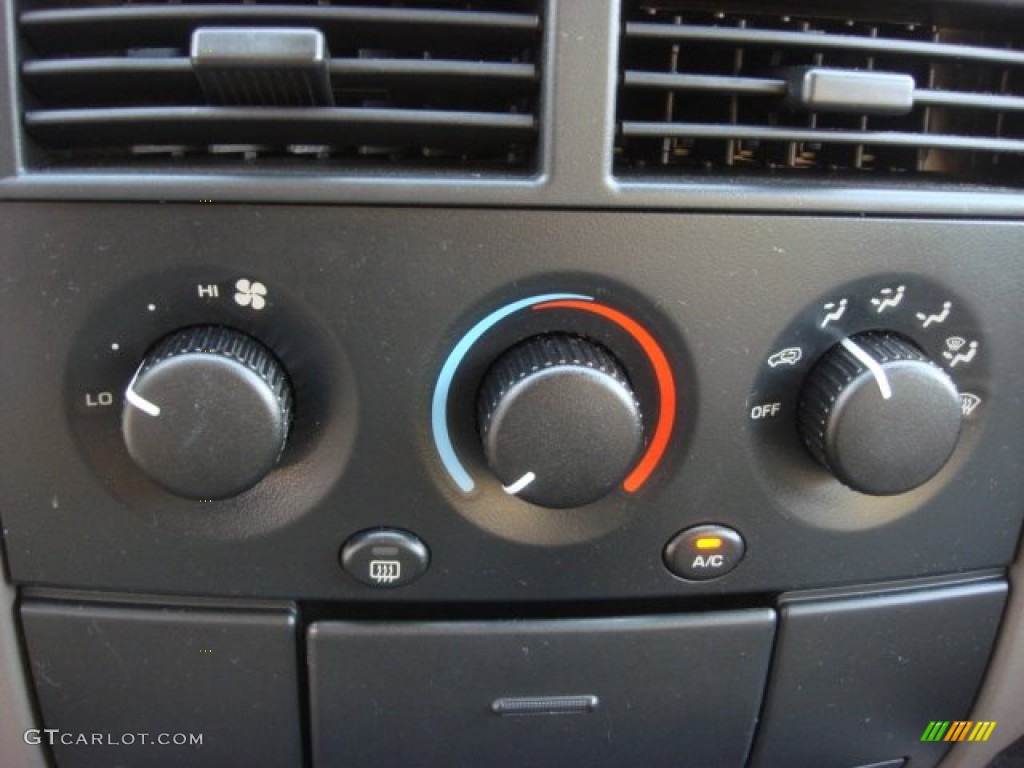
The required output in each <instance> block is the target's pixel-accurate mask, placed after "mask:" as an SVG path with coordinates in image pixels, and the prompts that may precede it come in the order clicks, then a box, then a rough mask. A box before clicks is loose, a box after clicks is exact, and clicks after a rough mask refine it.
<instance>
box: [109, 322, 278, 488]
mask: <svg viewBox="0 0 1024 768" xmlns="http://www.w3.org/2000/svg"><path fill="white" fill-rule="evenodd" d="M291 411H292V394H291V388H290V386H289V384H288V377H287V375H286V374H285V371H284V369H283V368H282V367H281V365H280V363H278V362H277V360H276V358H275V357H274V356H273V354H271V352H270V351H269V350H268V349H267V348H266V347H264V346H263V345H262V344H260V343H259V342H257V341H255V340H254V339H252V338H251V337H249V336H246V335H245V334H243V333H239V332H238V331H234V330H231V329H229V328H222V327H219V326H200V327H195V328H187V329H185V330H182V331H179V332H177V333H175V334H172V335H171V336H169V337H167V338H166V339H164V340H163V341H161V342H160V343H159V344H157V346H156V347H155V348H154V349H153V350H152V351H151V352H150V353H149V355H148V356H147V357H146V359H145V361H143V363H142V365H141V366H140V368H139V369H138V372H137V373H136V374H135V376H134V377H133V378H132V381H131V382H130V384H129V385H128V389H127V391H126V392H125V405H124V413H123V415H122V420H121V430H122V433H123V436H124V442H125V445H126V446H127V448H128V454H129V455H130V456H131V457H132V459H133V460H134V461H135V463H136V464H138V465H139V467H140V468H141V469H142V471H143V472H145V473H146V474H147V475H148V476H149V477H150V478H151V479H152V480H154V481H155V482H157V483H158V484H160V485H161V486H163V487H164V488H166V489H167V490H169V491H171V492H172V493H175V494H177V495H179V496H183V497H185V498H190V499H224V498H227V497H230V496H235V495H237V494H239V493H241V492H242V491H245V490H247V489H249V488H251V487H252V486H253V485H255V484H256V483H257V482H259V480H260V479H261V478H263V476H264V475H266V474H267V473H268V472H269V471H270V470H271V469H272V468H273V466H274V464H276V463H277V460H278V458H279V457H280V455H281V451H282V450H283V449H284V445H285V440H286V438H287V436H288V427H289V422H290V421H291Z"/></svg>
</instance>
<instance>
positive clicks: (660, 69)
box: [615, 0, 1024, 186]
mask: <svg viewBox="0 0 1024 768" xmlns="http://www.w3.org/2000/svg"><path fill="white" fill-rule="evenodd" d="M819 5H821V4H819ZM834 7H838V6H834ZM865 7H866V6H865V5H864V4H858V5H857V6H855V8H857V9H859V10H857V11H852V10H851V12H850V14H849V15H847V14H844V13H843V12H841V11H837V10H836V11H833V10H830V11H828V13H830V14H832V15H830V16H828V17H825V16H824V15H823V12H822V11H818V12H814V11H804V12H801V10H800V8H799V7H794V6H790V7H787V8H784V9H782V8H779V6H778V5H775V4H771V5H770V4H767V3H761V4H757V5H748V6H746V9H743V8H742V7H740V6H730V7H727V8H723V7H721V6H719V7H709V6H707V5H703V6H698V5H696V4H688V3H685V2H675V3H657V2H650V1H649V0H648V1H643V2H638V1H637V0H626V2H625V3H624V9H625V18H624V20H623V36H622V41H621V53H620V70H619V71H620V77H621V82H620V91H619V101H618V108H617V118H618V133H617V137H616V147H615V169H616V172H617V173H618V174H620V175H623V176H636V175H643V176H650V175H656V174H664V175H666V176H668V177H671V175H672V174H676V175H678V174H691V175H692V174H695V173H708V172H711V173H715V172H722V173H728V174H739V173H755V174H756V173H761V174H764V173H771V174H772V175H779V176H783V175H785V174H786V173H796V172H801V173H804V174H818V175H824V176H841V175H848V174H860V178H864V177H866V175H869V174H870V175H873V176H883V177H888V178H916V179H927V178H933V179H936V180H949V181H955V182H972V183H984V184H1002V185H1014V186H1020V185H1021V184H1022V182H1024V177H1022V176H1021V173H1020V172H1021V170H1024V162H1022V160H1024V50H1021V49H1022V48H1024V34H1022V29H1021V20H1020V17H1019V16H1016V17H1014V16H1012V15H1010V14H1004V15H1003V16H1002V18H1001V19H998V20H997V19H995V18H993V19H992V20H991V21H987V20H986V18H985V15H984V13H982V12H981V10H982V9H980V8H975V9H973V10H972V12H971V14H970V15H964V16H960V17H958V16H956V15H955V14H952V13H951V12H949V11H948V9H947V10H946V11H944V12H943V16H942V18H941V19H935V18H932V19H927V18H919V17H915V16H913V15H907V16H899V17H897V16H895V12H887V11H885V10H881V11H879V12H878V13H877V14H875V15H874V16H870V15H865V11H864V8H865ZM884 7H885V6H884V5H883V6H880V8H884ZM1003 10H1004V11H1005V8H1004V9H1003ZM858 14H859V15H858Z"/></svg>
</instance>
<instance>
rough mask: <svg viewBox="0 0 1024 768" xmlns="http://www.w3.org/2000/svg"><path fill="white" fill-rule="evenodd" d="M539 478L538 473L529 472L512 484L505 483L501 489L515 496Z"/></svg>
mask: <svg viewBox="0 0 1024 768" xmlns="http://www.w3.org/2000/svg"><path fill="white" fill-rule="evenodd" d="M536 479H537V475H536V474H535V473H533V472H527V473H526V474H525V475H523V476H522V477H520V478H519V479H518V480H516V481H515V482H514V483H512V485H503V486H501V489H502V490H503V491H505V493H507V494H508V495H509V496H515V495H516V494H517V493H519V492H520V491H521V490H523V489H524V488H525V487H526V486H528V485H529V484H530V483H532V482H533V481H534V480H536Z"/></svg>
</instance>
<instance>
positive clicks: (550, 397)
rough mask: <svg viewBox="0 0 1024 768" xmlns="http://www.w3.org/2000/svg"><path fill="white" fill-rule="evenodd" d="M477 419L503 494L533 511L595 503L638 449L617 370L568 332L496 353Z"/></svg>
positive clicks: (596, 348)
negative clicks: (533, 507)
mask: <svg viewBox="0 0 1024 768" xmlns="http://www.w3.org/2000/svg"><path fill="white" fill-rule="evenodd" d="M478 421H479V428H480V436H481V438H482V440H483V445H484V453H485V455H486V457H487V462H488V464H489V465H490V467H491V470H492V471H493V472H494V473H495V475H497V477H498V479H499V480H500V481H501V483H502V484H503V486H504V488H505V491H506V492H507V493H510V494H513V495H516V496H519V497H520V498H522V499H524V500H526V501H529V502H532V503H534V504H537V505H539V506H542V507H552V508H555V509H562V508H567V507H578V506H582V505H584V504H588V503H590V502H592V501H595V500H597V499H599V498H601V497H602V496H604V495H605V494H607V493H608V492H609V491H611V490H612V488H614V487H615V485H616V484H618V483H619V482H621V481H622V479H623V478H624V477H625V476H626V474H627V472H628V471H629V469H630V467H631V465H632V464H633V463H634V461H635V460H636V457H637V454H638V453H639V451H640V449H641V448H642V447H643V439H644V430H643V417H642V415H641V412H640V406H639V405H638V404H637V400H636V397H635V395H634V393H633V390H632V388H631V387H630V384H629V380H628V379H627V378H626V374H625V372H624V370H623V368H622V366H621V365H620V363H619V362H618V361H617V360H616V359H615V358H614V357H613V356H612V355H611V353H610V352H608V351H607V350H606V349H605V348H604V347H602V346H600V345H599V344H597V343H595V342H592V341H589V340H587V339H583V338H580V337H576V336H571V335H568V334H553V335H549V336H538V337H535V338H532V339H528V340H527V341H525V342H522V343H521V344H519V345H517V346H515V347H513V348H512V349H511V350H509V351H508V352H506V353H505V354H504V355H502V356H501V357H500V358H499V359H498V360H497V362H495V363H494V365H493V366H491V368H490V370H489V371H488V373H487V375H486V376H485V378H484V381H483V384H482V386H481V388H480V396H479V402H478Z"/></svg>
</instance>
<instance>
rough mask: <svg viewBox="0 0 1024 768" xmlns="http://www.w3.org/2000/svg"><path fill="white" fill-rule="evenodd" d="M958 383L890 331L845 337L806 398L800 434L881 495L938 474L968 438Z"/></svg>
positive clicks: (851, 480) (829, 461) (815, 373)
mask: <svg viewBox="0 0 1024 768" xmlns="http://www.w3.org/2000/svg"><path fill="white" fill-rule="evenodd" d="M960 419H961V410H960V402H959V398H958V395H957V390H956V386H955V385H954V384H953V382H952V381H951V380H950V378H949V376H947V375H946V373H945V371H943V370H942V369H941V368H939V366H937V365H935V364H934V363H933V362H931V361H930V360H929V359H928V358H927V356H926V355H925V354H924V353H923V352H922V351H921V350H920V349H918V348H917V347H916V346H915V345H914V344H912V343H910V342H909V341H907V340H906V339H905V338H903V337H901V336H899V335H897V334H895V333H889V332H882V331H871V332H868V333H861V334H857V335H856V336H852V337H850V338H848V339H844V340H843V341H842V342H841V343H840V344H838V345H836V346H835V347H833V348H832V349H830V350H829V351H828V352H826V353H825V355H824V356H823V357H822V358H821V360H819V361H818V363H817V364H816V365H815V367H814V369H813V370H812V371H811V374H810V376H809V377H808V379H807V382H806V384H805V385H804V388H803V391H802V393H801V396H800V406H799V426H800V432H801V433H802V437H803V440H804V444H805V445H806V446H807V448H808V450H809V451H810V452H811V454H812V455H813V456H814V457H815V458H816V459H817V460H818V461H819V462H820V463H821V464H823V465H824V466H825V467H826V468H828V469H829V470H830V471H831V472H832V473H833V474H834V475H835V476H836V477H837V478H838V479H839V480H840V481H841V482H843V483H844V484H846V485H848V486H849V487H850V488H853V489H854V490H857V491H861V492H862V493H867V494H871V495H874V496H889V495H895V494H898V493H904V492H906V491H909V490H911V489H913V488H916V487H918V486H919V485H921V484H922V483H924V482H926V481H927V480H929V479H930V478H931V477H932V476H933V475H935V474H936V473H937V472H938V471H939V470H940V469H942V467H943V466H944V465H945V464H946V461H948V459H949V457H950V455H951V454H952V453H953V449H954V448H955V447H956V444H957V440H958V439H959V436H960Z"/></svg>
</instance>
